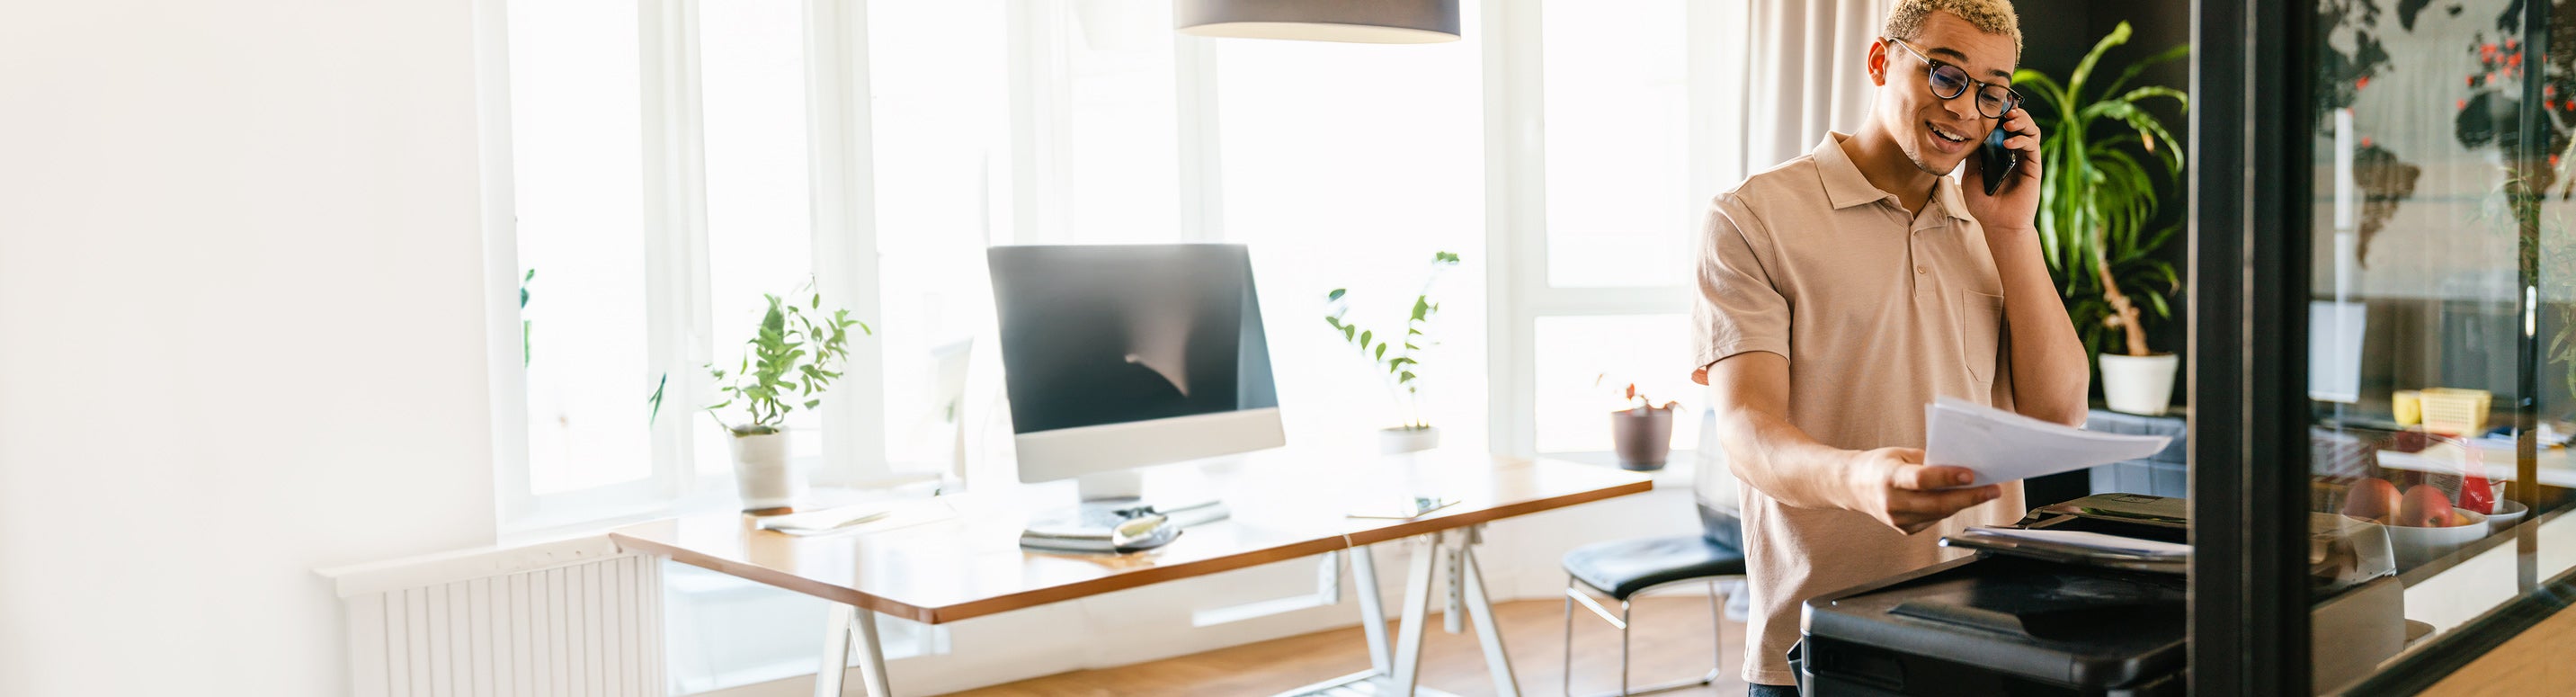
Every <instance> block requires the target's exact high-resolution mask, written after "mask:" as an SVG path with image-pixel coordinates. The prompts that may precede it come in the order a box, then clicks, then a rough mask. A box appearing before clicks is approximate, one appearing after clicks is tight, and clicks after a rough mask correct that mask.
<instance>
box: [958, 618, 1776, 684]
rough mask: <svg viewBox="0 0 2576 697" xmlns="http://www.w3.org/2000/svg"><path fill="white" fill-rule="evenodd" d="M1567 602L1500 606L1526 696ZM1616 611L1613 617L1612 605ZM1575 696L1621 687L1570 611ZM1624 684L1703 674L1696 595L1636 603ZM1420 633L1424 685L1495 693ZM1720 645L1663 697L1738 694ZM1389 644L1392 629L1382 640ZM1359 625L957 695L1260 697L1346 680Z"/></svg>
mask: <svg viewBox="0 0 2576 697" xmlns="http://www.w3.org/2000/svg"><path fill="white" fill-rule="evenodd" d="M1563 607H1564V604H1563V602H1562V601H1558V600H1522V601H1514V602H1507V603H1499V604H1496V605H1495V606H1494V614H1495V615H1497V616H1499V617H1500V618H1501V624H1502V627H1503V645H1504V646H1506V647H1509V649H1510V654H1511V657H1512V670H1513V672H1514V673H1515V674H1517V675H1518V676H1519V678H1520V689H1521V692H1522V693H1524V694H1529V695H1553V694H1557V691H1558V689H1559V687H1558V685H1559V683H1558V680H1559V679H1560V677H1561V675H1562V671H1560V670H1558V666H1559V665H1561V662H1562V661H1563V660H1564V653H1563V651H1564V650H1565V644H1564V641H1563V639H1562V637H1564V636H1565V634H1564V632H1565V620H1564V619H1563V617H1564V616H1563V615H1562V614H1560V613H1561V611H1562V608H1563ZM1612 609H1613V610H1616V609H1617V608H1616V607H1615V606H1614V607H1612ZM1574 612H1575V617H1574V646H1575V651H1574V690H1573V691H1574V694H1577V695H1582V694H1591V693H1597V692H1605V691H1612V690H1616V689H1618V687H1619V632H1618V630H1615V629H1611V628H1610V625H1609V624H1608V623H1606V622H1602V621H1601V618H1598V617H1593V616H1591V613H1589V612H1587V611H1585V610H1584V609H1583V608H1582V606H1579V605H1578V606H1576V607H1575V609H1574ZM1634 617H1635V626H1636V629H1635V632H1634V633H1633V634H1631V635H1630V636H1629V641H1630V643H1631V646H1630V651H1631V652H1632V653H1631V654H1630V656H1631V660H1632V663H1631V668H1630V672H1631V675H1632V676H1633V677H1634V681H1635V684H1637V685H1646V684H1651V683H1657V682H1663V681H1666V680H1672V679H1676V678H1683V677H1696V676H1699V675H1702V674H1705V673H1707V672H1708V669H1709V667H1710V666H1711V665H1713V664H1714V662H1715V660H1716V658H1715V657H1714V656H1712V655H1710V653H1709V640H1710V634H1711V633H1712V632H1711V629H1710V626H1709V625H1710V621H1711V618H1710V617H1709V609H1708V598H1707V596H1705V595H1675V596H1666V597H1654V598H1643V599H1640V600H1639V601H1638V602H1637V606H1636V610H1635V614H1634ZM1427 629H1428V630H1429V631H1428V633H1426V634H1424V635H1423V640H1422V645H1423V646H1422V648H1423V659H1422V685H1423V686H1424V687H1430V688H1437V689H1441V690H1446V691H1449V692H1452V693H1456V694H1459V695H1491V694H1494V683H1493V679H1492V678H1491V677H1489V676H1488V674H1487V673H1486V668H1485V655H1484V653H1483V650H1482V649H1480V648H1479V647H1477V645H1476V630H1475V628H1474V627H1473V626H1469V627H1466V628H1465V631H1462V632H1460V633H1458V634H1454V635H1453V634H1448V633H1445V632H1442V631H1441V630H1440V620H1439V617H1438V616H1437V615H1434V616H1433V617H1432V619H1431V621H1430V622H1429V623H1428V625H1427ZM1714 633H1715V634H1716V635H1717V636H1718V637H1722V638H1723V639H1724V641H1725V644H1726V667H1727V670H1725V671H1723V672H1722V673H1721V675H1720V676H1719V681H1718V682H1717V683H1716V684H1715V685H1714V686H1712V687H1704V688H1699V689H1696V690H1676V691H1673V692H1666V693H1661V694H1668V695H1728V696H1729V697H1732V696H1734V695H1742V694H1744V681H1743V680H1741V679H1739V678H1738V677H1737V676H1736V674H1735V668H1736V666H1738V665H1739V664H1740V661H1742V659H1743V657H1744V625H1743V624H1741V623H1736V622H1727V623H1725V624H1724V626H1723V631H1717V632H1714ZM1388 636H1389V638H1390V639H1392V638H1393V636H1394V634H1393V633H1392V631H1390V632H1389V634H1388ZM1364 647H1365V641H1364V640H1363V639H1362V638H1361V635H1360V628H1359V627H1356V626H1354V627H1348V628H1344V629H1337V630H1332V631H1325V632H1317V633H1314V634H1307V635H1303V636H1294V637H1288V638H1285V639H1275V640H1271V641H1265V642H1261V643H1258V644H1246V645H1243V646H1236V647H1232V648H1224V649H1217V650H1215V651H1209V652H1206V653H1198V654H1191V655H1188V656H1182V657H1179V658H1170V659H1164V660H1160V661H1154V662H1151V663H1140V664H1136V665H1131V666H1120V667H1117V668H1104V669H1100V670H1079V671H1074V672H1070V673H1058V674H1055V675H1049V676H1046V677H1042V678H1032V679H1029V680H1022V681H1019V682H1015V683H1009V684H1005V685H995V686H993V687H987V688H982V689H976V690H969V691H966V692H960V693H956V694H957V695H961V696H966V697H1032V696H1039V695H1044V696H1048V697H1054V696H1057V695H1104V696H1106V695H1269V694H1275V693H1278V692H1280V691H1283V690H1288V689H1291V688H1295V687H1299V686H1302V685H1307V684H1311V683H1315V682H1318V681H1322V680H1328V679H1331V678H1334V677H1336V676H1341V675H1348V674H1350V673H1353V672H1358V671H1361V670H1366V669H1367V668H1368V653H1367V651H1366V649H1365V648H1364Z"/></svg>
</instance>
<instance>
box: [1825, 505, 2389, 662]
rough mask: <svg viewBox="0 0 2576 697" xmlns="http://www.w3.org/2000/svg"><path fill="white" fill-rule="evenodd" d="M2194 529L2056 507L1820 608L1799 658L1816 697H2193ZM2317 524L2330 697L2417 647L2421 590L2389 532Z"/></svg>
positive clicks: (2315, 576) (2131, 514)
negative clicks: (2189, 676) (2188, 648)
mask: <svg viewBox="0 0 2576 697" xmlns="http://www.w3.org/2000/svg"><path fill="white" fill-rule="evenodd" d="M2189 514H2190V506H2189V505H2188V502H2186V501H2185V500H2184V499H2179V498H2168V497H2161V496H2146V495H2139V494H2097V495H2093V496H2087V497H2084V498H2081V499H2076V500H2073V501H2068V502H2065V503H2059V504H2052V505H2048V506H2042V507H2039V508H2036V509H2032V510H2031V512H2030V514H2029V515H2028V516H2026V517H2024V518H2022V520H2021V521H2020V522H2017V523H2015V524H2014V525H2013V526H2012V527H2010V528H1994V529H1975V530H1970V531H1968V532H1964V533H1962V534H1959V535H1953V536H1951V537H1948V538H1944V539H1943V540H1942V544H1944V545H1946V546H1951V547H1959V548H1967V549H1974V550H1976V552H1977V554H1976V555H1975V556H1973V557H1970V558H1964V559H1957V560H1953V561H1949V562H1945V563H1941V564H1936V565H1933V566H1930V567H1926V568H1923V569H1918V570H1915V571H1912V572H1908V573H1905V574H1900V575H1897V576H1894V577H1891V578H1886V579H1881V580H1878V581H1875V582H1871V583H1868V584H1863V585H1861V586H1858V587H1854V588H1847V589H1843V590H1840V591H1835V592H1832V593H1827V594H1824V595H1820V596H1817V597H1815V598H1812V599H1809V600H1808V601H1807V602H1806V604H1805V606H1804V608H1803V612H1802V614H1803V622H1802V625H1803V627H1804V632H1805V638H1804V641H1803V642H1802V643H1801V644H1800V648H1799V650H1798V652H1796V653H1794V654H1793V655H1792V656H1791V662H1792V663H1793V664H1794V665H1795V668H1796V670H1797V672H1798V676H1799V683H1800V685H1801V687H1802V688H1803V690H1802V694H1807V695H1813V696H1817V697H1845V696H1849V695H1862V696H1871V697H1875V696H1878V695H2005V694H2009V695H2083V696H2096V695H2099V696H2106V697H2130V696H2141V697H2142V696H2147V695H2181V694H2184V693H2185V691H2186V687H2187V681H2186V679H2185V673H2184V668H2185V661H2184V656H2185V651H2184V640H2185V638H2186V636H2187V631H2186V630H2187V624H2188V621H2189V620H2188V618H2189V613H2188V610H2187V605H2186V602H2185V593H2186V590H2187V589H2186V586H2185V583H2184V571H2185V568H2186V566H2187V564H2188V562H2189V548H2188V547H2187V546H2186V545H2188V544H2189V542H2190V529H2189V522H2190V521H2189ZM2310 522H2311V525H2310V538H2309V540H2310V544H2309V549H2308V561H2309V571H2310V574H2309V578H2310V584H2311V585H2310V589H2311V590H2310V597H2311V598H2314V599H2315V600H2316V601H2317V602H2316V604H2315V610H2314V612H2315V615H2314V618H2313V620H2312V622H2313V626H2314V628H2315V631H2314V637H2316V638H2317V639H2318V643H2319V645H2318V646H2317V647H2316V648H2317V649H2318V650H2316V651H2313V652H2312V653H2313V655H2314V656H2315V657H2316V669H2315V675H2316V681H2315V682H2316V684H2317V685H2318V687H2319V692H2326V691H2329V690H2331V689H2333V688H2336V687H2340V686H2342V685H2344V684H2346V683H2349V682H2351V681H2353V680H2357V679H2360V678H2361V677H2363V676H2366V675H2368V674H2369V673H2370V672H2371V671H2372V670H2374V669H2375V668H2376V667H2377V666H2378V664H2379V663H2380V662H2382V661H2384V660H2387V659H2388V658H2389V657H2392V656H2395V655H2396V654H2397V652H2398V651H2399V650H2400V649H2402V648H2404V645H2405V635H2406V628H2405V618H2404V615H2405V607H2404V601H2405V592H2404V591H2405V589H2404V587H2403V586H2401V585H2400V584H2399V583H2398V581H2397V577H2396V576H2395V566H2396V564H2395V558H2394V556H2393V555H2392V554H2391V553H2390V550H2389V545H2388V536H2387V532H2386V531H2385V530H2382V529H2381V528H2380V527H2379V526H2378V525H2375V524H2372V523H2368V522H2363V521H2358V520H2354V519H2351V518H2346V517H2343V516H2340V515H2333V514H2325V513H2318V514H2312V515H2311V517H2310ZM2328 638H2331V640H2332V641H2331V646H2326V645H2325V644H2326V643H2328V642H2326V641H2325V640H2326V639H2328Z"/></svg>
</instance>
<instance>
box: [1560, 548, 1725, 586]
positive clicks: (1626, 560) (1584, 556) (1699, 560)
mask: <svg viewBox="0 0 2576 697" xmlns="http://www.w3.org/2000/svg"><path fill="white" fill-rule="evenodd" d="M1565 573H1567V574H1571V575H1573V576H1574V579H1575V580H1577V581H1582V582H1583V585H1587V586H1591V587H1592V589H1593V590H1596V591H1600V592H1601V593H1603V594H1605V595H1608V596H1610V599H1612V600H1623V601H1624V600H1627V599H1628V596H1630V595H1633V594H1635V593H1636V592H1637V591H1641V590H1645V589H1646V588H1649V587H1652V586H1658V585H1662V584H1666V583H1671V582H1674V581H1682V580H1688V579H1694V578H1708V577H1711V576H1741V575H1744V552H1743V551H1742V550H1738V549H1736V548H1735V547H1732V546H1729V545H1726V544H1723V543H1719V542H1714V541H1710V540H1709V539H1708V538H1706V537H1701V536H1699V535H1676V536H1673V537H1649V538H1642V539H1635V540H1617V541H1612V542H1598V543H1593V544H1588V545H1584V546H1581V547H1576V548H1574V551H1571V552H1566V553H1565Z"/></svg>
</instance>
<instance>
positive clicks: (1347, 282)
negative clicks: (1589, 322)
mask: <svg viewBox="0 0 2576 697" xmlns="http://www.w3.org/2000/svg"><path fill="white" fill-rule="evenodd" d="M1189 42H1190V43H1203V44H1204V45H1206V46H1208V48H1209V53H1210V54H1211V57H1212V58H1213V62H1214V66H1215V70H1216V71H1217V72H1218V73H1221V74H1222V75H1224V77H1225V81H1224V84H1223V86H1222V87H1220V88H1217V89H1216V90H1215V95H1214V100H1213V101H1214V107H1215V108H1214V112H1215V116H1214V122H1215V124H1216V128H1217V130H1218V131H1219V133H1220V136H1219V138H1218V148H1217V151H1218V152H1221V153H1222V160H1223V163H1222V166H1221V167H1220V168H1219V169H1218V171H1219V172H1220V173H1221V176H1220V177H1219V179H1221V180H1222V182H1223V184H1222V187H1221V189H1220V190H1219V193H1220V194H1221V196H1222V202H1223V206H1222V208H1223V213H1222V221H1223V224H1224V240H1225V241H1229V242H1241V243H1244V244H1247V245H1249V246H1250V247H1251V249H1252V253H1253V261H1254V265H1255V269H1254V272H1253V273H1254V276H1255V278H1256V279H1257V281H1258V283H1259V284H1260V288H1261V295H1262V298H1261V301H1262V304H1261V311H1262V315H1263V322H1264V325H1265V326H1266V327H1267V329H1268V331H1269V335H1270V343H1271V346H1272V352H1273V356H1272V360H1273V368H1272V369H1273V370H1274V371H1276V372H1277V373H1278V374H1279V375H1280V376H1282V379H1281V380H1280V385H1279V400H1280V404H1281V405H1282V408H1281V410H1280V418H1281V419H1282V420H1283V422H1284V425H1285V426H1286V427H1287V429H1288V437H1289V442H1290V443H1291V444H1292V445H1298V446H1304V447H1320V446H1324V445H1325V444H1333V445H1344V444H1348V443H1350V442H1352V441H1354V440H1360V439H1367V438H1373V437H1375V434H1374V431H1376V430H1377V429H1380V428H1386V427H1391V426H1396V425H1399V424H1401V423H1403V421H1402V418H1403V417H1402V416H1400V412H1399V410H1398V404H1397V401H1396V399H1395V398H1394V397H1393V394H1392V392H1391V388H1392V383H1391V382H1389V381H1388V380H1387V379H1386V377H1387V376H1386V375H1385V374H1384V372H1383V371H1379V370H1376V369H1374V367H1373V366H1372V364H1371V362H1370V361H1369V360H1368V359H1366V358H1363V357H1361V356H1359V355H1358V354H1357V353H1356V351H1355V350H1353V349H1352V347H1351V346H1350V345H1349V344H1348V343H1346V342H1345V340H1344V339H1343V337H1342V336H1341V334H1340V333H1338V332H1335V331H1333V330H1332V329H1331V327H1329V326H1326V325H1325V324H1324V322H1323V321H1322V317H1323V314H1324V312H1325V304H1324V296H1325V293H1327V292H1328V291H1330V290H1332V289H1334V288H1348V289H1349V290H1350V294H1349V295H1348V296H1347V297H1348V298H1349V299H1350V313H1351V314H1350V315H1349V319H1351V320H1353V321H1355V322H1358V323H1361V324H1363V325H1365V326H1369V327H1377V328H1385V327H1397V326H1402V324H1403V321H1404V320H1405V319H1406V317H1407V314H1406V313H1408V312H1409V311H1410V310H1411V308H1412V307H1413V301H1414V298H1415V296H1416V295H1418V294H1420V293H1423V292H1424V291H1425V288H1424V284H1425V283H1426V282H1427V281H1430V280H1431V279H1432V275H1433V271H1432V265H1431V263H1430V262H1431V261H1432V256H1433V255H1434V254H1435V253H1437V252H1444V251H1445V252H1451V253H1456V254H1459V255H1460V256H1461V257H1463V258H1464V260H1465V261H1466V263H1464V264H1461V265H1460V266H1458V267H1456V268H1452V269H1449V270H1448V271H1447V272H1445V273H1441V274H1439V277H1438V278H1437V285H1436V286H1433V287H1431V288H1429V289H1428V290H1429V292H1430V293H1431V296H1432V300H1433V301H1434V302H1438V303H1440V306H1441V307H1440V312H1439V313H1438V314H1437V315H1435V316H1434V317H1433V318H1432V319H1433V322H1432V325H1431V326H1430V327H1429V329H1428V335H1429V339H1430V340H1432V341H1433V342H1436V343H1432V344H1430V345H1426V346H1424V348H1423V352H1422V353H1421V354H1420V358H1421V360H1422V362H1423V363H1422V365H1421V366H1419V368H1420V370H1419V371H1418V372H1419V373H1420V374H1421V375H1422V380H1421V383H1420V384H1421V394H1422V398H1423V400H1422V401H1423V411H1424V413H1423V415H1422V416H1423V418H1424V419H1425V420H1426V421H1428V422H1429V423H1431V424H1432V425H1433V426H1436V427H1439V428H1440V429H1442V430H1443V431H1446V433H1444V434H1443V435H1442V438H1443V441H1444V442H1446V443H1453V444H1467V445H1470V446H1472V445H1474V444H1476V443H1481V442H1483V441H1484V432H1485V420H1486V410H1485V406H1484V405H1485V395H1484V394H1483V393H1484V390H1483V382H1484V381H1483V380H1482V379H1481V378H1482V374H1483V372H1484V370H1485V368H1484V362H1485V350H1484V349H1485V341H1484V337H1485V331H1484V325H1485V311H1486V309H1485V308H1486V305H1485V303H1484V298H1483V295H1484V293H1483V292H1482V289H1483V281H1484V279H1483V276H1484V273H1483V271H1482V270H1483V269H1485V268H1489V267H1490V266H1491V264H1492V263H1493V262H1492V261H1491V260H1489V259H1487V258H1486V257H1485V255H1484V251H1485V245H1484V222H1485V216H1484V195H1485V192H1484V150H1483V144H1482V140H1481V135H1480V134H1481V133H1482V132H1483V129H1482V123H1481V119H1482V117H1481V115H1480V112H1479V105H1480V95H1479V93H1480V91H1481V88H1480V84H1481V82H1480V80H1478V77H1477V76H1478V71H1479V53H1478V50H1479V48H1480V46H1479V44H1478V42H1477V40H1476V39H1475V38H1474V37H1473V36H1472V35H1471V36H1470V37H1469V38H1468V39H1467V40H1466V41H1461V42H1453V43H1445V44H1428V45H1393V46H1376V45H1351V44H1330V43H1320V42H1305V41H1254V40H1198V39H1191V40H1189ZM1290 376H1294V379H1290ZM1327 405H1330V406H1327ZM1361 443H1362V445H1363V447H1374V446H1373V445H1366V441H1361Z"/></svg>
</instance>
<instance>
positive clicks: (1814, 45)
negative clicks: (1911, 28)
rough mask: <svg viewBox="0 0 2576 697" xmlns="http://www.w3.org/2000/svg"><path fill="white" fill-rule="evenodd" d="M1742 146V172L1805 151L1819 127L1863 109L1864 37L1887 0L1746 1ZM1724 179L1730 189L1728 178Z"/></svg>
mask: <svg viewBox="0 0 2576 697" xmlns="http://www.w3.org/2000/svg"><path fill="white" fill-rule="evenodd" d="M1747 5H1748V7H1747V8H1746V11H1747V14H1748V15H1750V16H1749V17H1748V18H1747V24H1746V30H1747V31H1746V37H1745V38H1746V46H1745V88H1746V89H1745V95H1746V98H1745V100H1744V119H1743V120H1742V121H1741V122H1740V123H1742V124H1744V128H1743V132H1742V137H1743V138H1744V142H1743V147H1740V148H1734V149H1733V150H1734V151H1735V152H1737V153H1740V154H1741V155H1742V157H1743V158H1744V160H1743V162H1742V165H1743V167H1742V169H1740V170H1738V171H1741V172H1744V173H1746V174H1752V173H1756V172H1761V171H1763V170H1766V169H1770V168H1771V166H1772V165H1777V164H1780V163H1781V162H1783V161H1786V160H1788V159H1789V158H1793V157H1797V156H1799V155H1803V154H1806V153H1807V151H1808V150H1811V149H1813V148H1815V147H1816V143H1817V142H1818V141H1821V140H1823V139H1824V137H1825V132H1826V131H1842V132H1844V133H1850V132H1852V130H1854V129H1857V128H1859V127H1860V125H1861V122H1862V121H1864V120H1866V119H1867V118H1868V116H1869V100H1870V84H1869V71H1868V68H1867V66H1866V65H1865V63H1866V61H1867V60H1868V58H1869V42H1870V41H1871V40H1873V39H1876V38H1878V31H1879V28H1880V26H1881V22H1883V21H1885V20H1886V18H1887V10H1888V8H1890V7H1892V6H1894V5H1895V2H1894V0H1750V1H1749V2H1748V3H1747ZM1728 186H1729V187H1730V188H1732V186H1733V184H1732V183H1729V184H1728Z"/></svg>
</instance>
